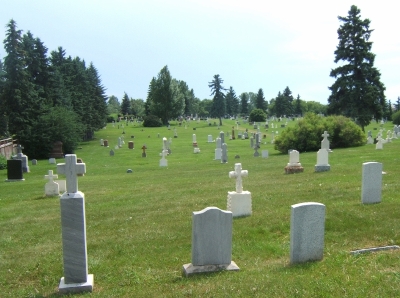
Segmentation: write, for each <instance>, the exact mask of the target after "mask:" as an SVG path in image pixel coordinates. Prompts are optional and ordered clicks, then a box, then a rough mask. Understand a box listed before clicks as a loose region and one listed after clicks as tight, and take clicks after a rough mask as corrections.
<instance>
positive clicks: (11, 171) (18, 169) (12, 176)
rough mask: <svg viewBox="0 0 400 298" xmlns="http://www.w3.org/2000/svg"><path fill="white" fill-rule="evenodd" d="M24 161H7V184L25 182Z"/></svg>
mask: <svg viewBox="0 0 400 298" xmlns="http://www.w3.org/2000/svg"><path fill="white" fill-rule="evenodd" d="M24 180H25V179H24V176H23V171H22V161H21V160H20V159H9V160H7V180H6V181H7V182H13V181H24Z"/></svg>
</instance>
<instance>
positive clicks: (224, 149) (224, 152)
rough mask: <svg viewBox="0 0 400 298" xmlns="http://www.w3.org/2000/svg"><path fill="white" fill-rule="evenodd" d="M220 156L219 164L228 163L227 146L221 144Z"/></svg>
mask: <svg viewBox="0 0 400 298" xmlns="http://www.w3.org/2000/svg"><path fill="white" fill-rule="evenodd" d="M221 147H222V154H221V163H227V162H228V148H227V147H228V146H227V145H226V143H223V144H222V146H221Z"/></svg>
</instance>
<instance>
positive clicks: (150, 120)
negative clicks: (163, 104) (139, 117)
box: [143, 115, 162, 127]
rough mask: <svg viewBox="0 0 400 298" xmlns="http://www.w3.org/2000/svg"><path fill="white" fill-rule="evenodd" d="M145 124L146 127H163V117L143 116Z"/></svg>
mask: <svg viewBox="0 0 400 298" xmlns="http://www.w3.org/2000/svg"><path fill="white" fill-rule="evenodd" d="M143 126H144V127H161V126H162V122H161V119H160V118H159V117H157V116H155V115H148V116H145V117H143Z"/></svg>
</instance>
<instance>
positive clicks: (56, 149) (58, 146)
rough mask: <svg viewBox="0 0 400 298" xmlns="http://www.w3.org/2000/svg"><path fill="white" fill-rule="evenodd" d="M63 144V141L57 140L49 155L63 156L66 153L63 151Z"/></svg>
mask: <svg viewBox="0 0 400 298" xmlns="http://www.w3.org/2000/svg"><path fill="white" fill-rule="evenodd" d="M62 146H63V143H62V142H61V141H57V142H55V143H54V144H53V150H52V151H51V153H50V155H49V157H50V158H51V157H54V158H63V157H64V153H63V151H62Z"/></svg>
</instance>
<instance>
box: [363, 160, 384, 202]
mask: <svg viewBox="0 0 400 298" xmlns="http://www.w3.org/2000/svg"><path fill="white" fill-rule="evenodd" d="M381 198H382V163H380V162H365V163H363V165H362V187H361V202H362V203H363V204H374V203H380V202H381Z"/></svg>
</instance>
